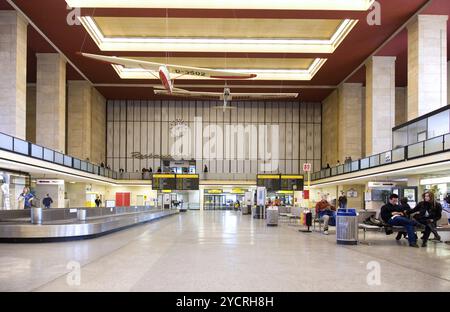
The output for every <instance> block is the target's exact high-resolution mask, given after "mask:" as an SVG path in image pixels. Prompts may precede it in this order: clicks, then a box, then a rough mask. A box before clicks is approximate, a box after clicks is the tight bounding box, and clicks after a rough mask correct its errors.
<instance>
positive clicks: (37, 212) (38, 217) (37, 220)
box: [31, 207, 42, 224]
mask: <svg viewBox="0 0 450 312" xmlns="http://www.w3.org/2000/svg"><path fill="white" fill-rule="evenodd" d="M31 223H33V224H42V208H38V207H32V208H31Z"/></svg>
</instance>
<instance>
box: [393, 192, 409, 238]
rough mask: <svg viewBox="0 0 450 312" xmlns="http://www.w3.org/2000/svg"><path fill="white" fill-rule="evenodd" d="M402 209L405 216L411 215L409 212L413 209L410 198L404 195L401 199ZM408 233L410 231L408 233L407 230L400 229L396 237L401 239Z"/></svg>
mask: <svg viewBox="0 0 450 312" xmlns="http://www.w3.org/2000/svg"><path fill="white" fill-rule="evenodd" d="M400 211H401V212H403V214H404V215H405V216H409V214H410V213H409V212H410V211H411V206H410V205H409V204H408V198H406V197H403V198H401V199H400ZM407 234H408V233H406V232H401V231H400V232H398V233H397V237H396V238H395V239H396V240H400V239H401V238H402V236H403V237H405V238H406V235H407Z"/></svg>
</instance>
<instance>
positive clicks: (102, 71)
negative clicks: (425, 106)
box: [0, 0, 449, 101]
mask: <svg viewBox="0 0 450 312" xmlns="http://www.w3.org/2000/svg"><path fill="white" fill-rule="evenodd" d="M377 3H379V4H380V8H381V21H382V23H381V25H369V23H368V22H367V18H368V15H369V14H370V12H371V11H369V8H370V7H371V5H372V4H373V0H298V1H290V0H278V1H268V0H259V1H250V0H249V1H242V0H239V1H238V0H226V1H210V0H190V1H182V0H172V1H156V0H154V1H151V0H127V1H121V0H120V1H119V0H67V3H66V1H65V0H40V1H29V0H0V9H18V10H20V11H22V12H23V13H24V14H25V15H26V16H27V17H28V18H29V20H30V21H31V22H32V24H33V25H30V26H29V40H28V41H29V62H28V63H29V66H28V72H29V75H28V76H29V79H28V80H29V81H30V82H33V81H34V80H35V78H34V75H35V69H33V66H35V56H34V55H35V53H39V52H52V51H55V49H54V47H52V46H51V45H50V44H49V43H47V41H46V40H44V39H43V36H42V35H44V36H46V37H47V38H48V39H49V40H50V41H51V42H52V43H53V44H54V46H55V47H56V48H57V49H59V50H60V51H61V52H62V53H64V55H65V56H66V57H67V58H68V59H69V61H70V63H71V64H72V65H73V66H69V67H68V79H69V80H74V79H75V80H77V79H82V76H85V77H86V78H87V79H89V80H90V81H91V82H92V83H93V84H94V85H95V86H96V87H97V89H98V90H99V91H100V92H101V93H102V94H103V95H104V96H105V97H107V98H111V99H113V98H114V99H116V98H117V99H118V98H122V99H148V98H155V95H154V94H153V89H152V86H156V85H159V84H160V82H159V81H158V80H156V79H155V78H154V77H153V76H152V75H151V74H148V73H146V72H143V71H142V70H139V69H124V68H123V67H121V66H113V65H110V64H105V63H99V62H96V61H94V60H90V59H86V58H83V57H82V56H80V55H78V54H77V52H80V51H81V52H87V53H94V54H104V55H112V56H122V57H128V58H135V59H144V60H148V61H154V62H159V63H168V64H180V65H187V66H196V67H206V68H215V69H227V70H231V71H242V72H252V73H256V74H258V77H257V78H256V79H252V80H240V81H228V82H227V85H228V86H231V88H232V89H234V90H235V91H239V92H298V93H300V99H301V100H302V101H321V100H323V99H324V98H325V97H326V96H328V95H329V94H330V93H331V92H332V91H333V89H334V88H335V86H336V85H338V84H339V83H341V82H342V80H343V79H345V78H346V77H347V76H349V75H350V74H351V73H352V72H353V71H354V70H355V69H356V68H358V66H360V65H361V64H362V63H363V62H364V61H365V60H366V59H367V57H369V56H370V55H371V54H372V53H373V52H375V51H376V50H377V49H378V48H379V47H380V46H381V45H382V44H383V43H384V42H385V41H386V40H387V39H388V38H390V36H391V35H392V34H394V33H395V32H396V31H398V30H399V29H400V28H401V27H402V26H403V25H404V24H405V22H406V21H408V19H409V18H411V17H412V16H413V15H414V14H416V12H418V11H419V10H421V9H423V13H426V14H443V13H442V12H443V11H444V12H447V13H448V10H449V3H448V1H447V0H431V1H428V0H378V1H377ZM68 5H70V7H68ZM34 26H36V28H38V29H39V30H40V31H41V33H39V32H38V31H36V30H35V29H34ZM400 34H401V33H400ZM400 34H399V35H398V36H395V37H394V38H393V39H392V42H391V43H389V44H388V45H386V46H385V47H384V48H383V49H382V50H381V51H379V53H384V54H386V53H387V54H389V55H392V56H397V63H398V64H402V65H399V66H400V68H399V73H398V77H400V78H399V79H398V81H397V84H398V85H406V81H405V80H406V78H402V77H406V74H404V73H403V71H405V68H404V64H405V58H406V57H407V55H405V51H406V50H407V46H406V45H405V42H404V34H403V37H402V36H401V35H400ZM75 68H76V70H75ZM400 70H401V72H400ZM350 81H352V82H361V83H363V82H364V71H363V69H362V70H360V71H358V72H356V75H354V76H353V77H351V79H350ZM176 85H177V86H178V87H182V88H187V89H190V90H206V91H220V90H221V89H223V87H224V85H225V81H223V80H212V79H210V80H207V79H196V78H194V77H186V76H185V77H182V79H180V80H177V82H176Z"/></svg>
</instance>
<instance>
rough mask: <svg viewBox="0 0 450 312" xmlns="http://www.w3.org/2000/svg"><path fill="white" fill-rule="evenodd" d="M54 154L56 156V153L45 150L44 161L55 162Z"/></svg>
mask: <svg viewBox="0 0 450 312" xmlns="http://www.w3.org/2000/svg"><path fill="white" fill-rule="evenodd" d="M53 154H54V152H53V151H52V150H49V149H48V148H44V159H45V160H47V161H51V162H53Z"/></svg>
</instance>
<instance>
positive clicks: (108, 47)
mask: <svg viewBox="0 0 450 312" xmlns="http://www.w3.org/2000/svg"><path fill="white" fill-rule="evenodd" d="M80 21H81V23H82V24H83V26H84V27H85V28H86V30H87V31H88V33H89V35H90V36H91V37H92V39H93V40H94V42H95V43H96V44H97V45H98V47H99V48H100V50H101V51H143V52H151V51H153V52H155V51H167V52H205V51H208V52H229V53H233V52H241V53H333V52H334V51H335V50H336V48H337V47H338V46H339V45H340V44H341V42H342V41H343V40H344V39H345V37H346V36H347V35H348V34H349V33H350V31H351V30H352V29H353V27H355V25H356V24H357V23H358V21H357V20H351V19H345V20H343V21H342V23H341V24H340V25H339V27H338V29H337V30H336V32H335V33H334V34H333V36H332V37H331V38H330V39H279V38H264V39H259V38H156V37H155V38H150V37H105V36H104V34H103V33H102V31H101V29H100V28H99V26H98V25H97V23H96V22H95V20H94V19H93V18H92V17H90V16H84V17H81V18H80Z"/></svg>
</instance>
